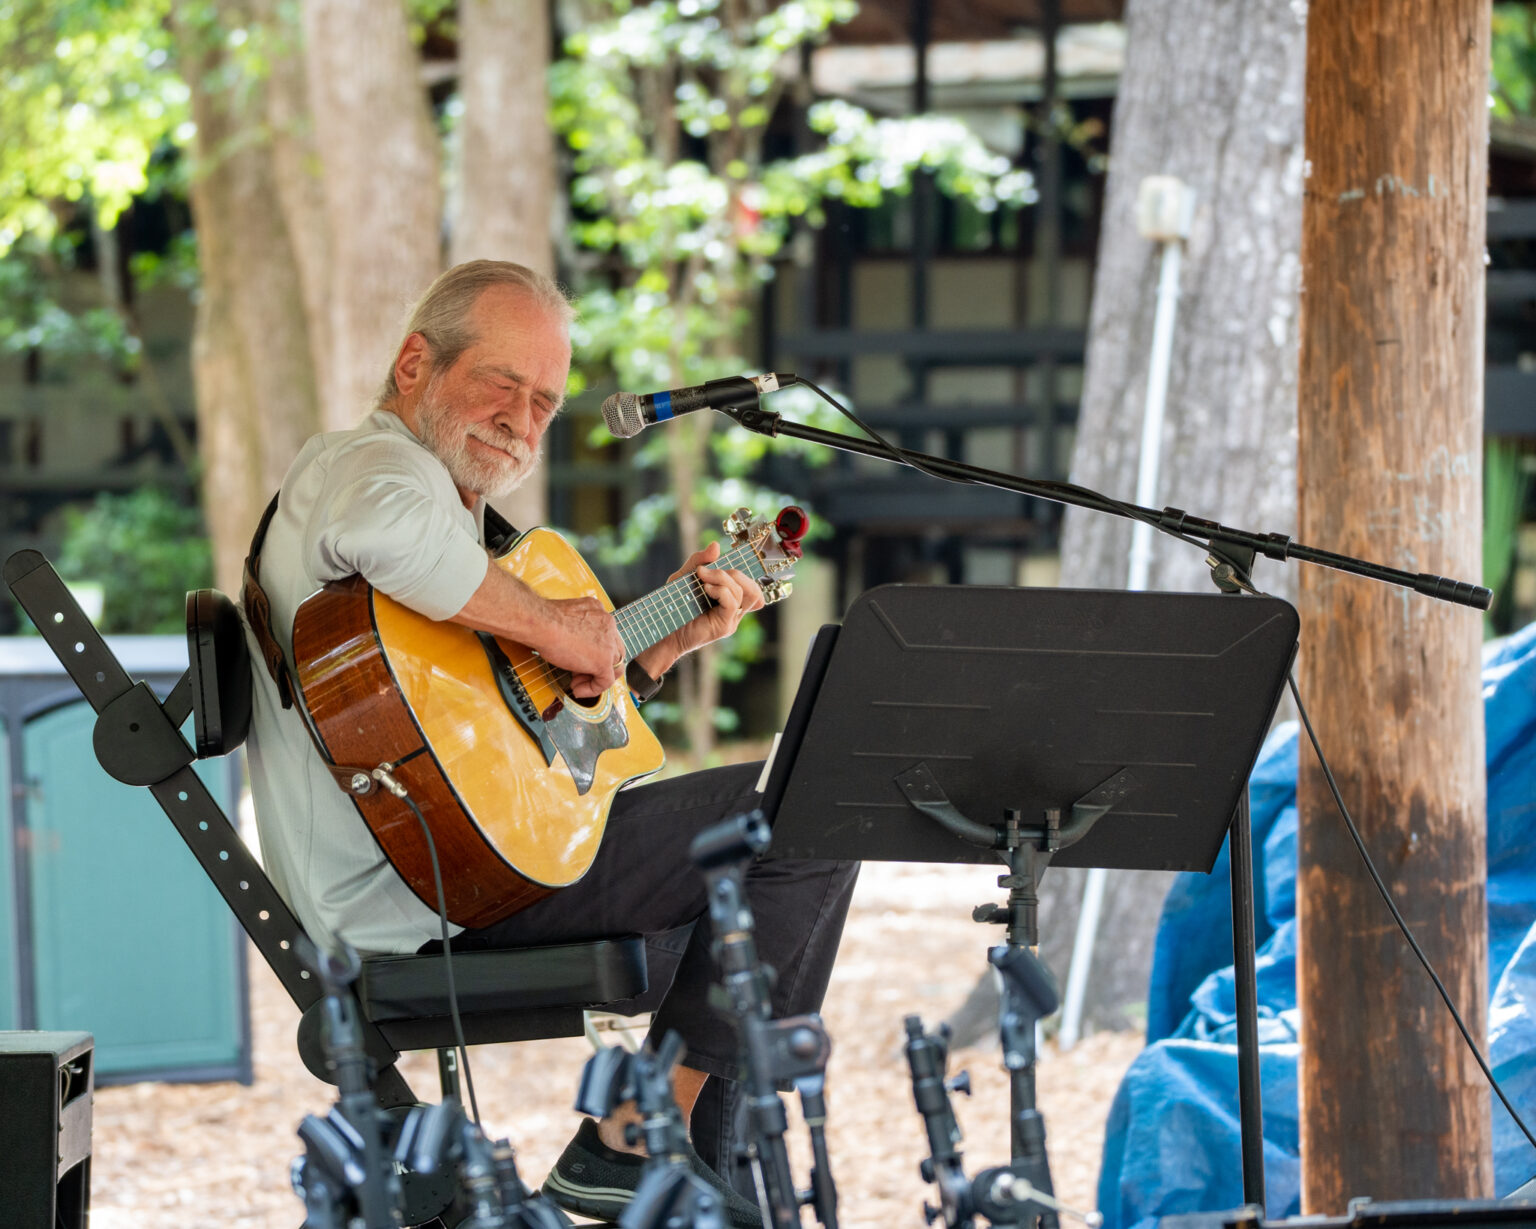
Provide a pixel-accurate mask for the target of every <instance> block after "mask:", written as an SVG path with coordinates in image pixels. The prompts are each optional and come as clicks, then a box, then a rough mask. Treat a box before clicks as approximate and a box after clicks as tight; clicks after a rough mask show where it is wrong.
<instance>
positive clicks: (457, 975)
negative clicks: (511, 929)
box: [357, 935, 648, 1023]
mask: <svg viewBox="0 0 1536 1229" xmlns="http://www.w3.org/2000/svg"><path fill="white" fill-rule="evenodd" d="M453 977H454V985H455V988H456V989H457V991H458V998H459V1010H460V1011H461V1012H463V1013H464V1014H466V1015H468V1014H470V1013H472V1012H508V1011H518V1010H522V1009H527V1008H535V1007H576V1008H585V1007H601V1006H602V1005H603V1004H605V1003H612V1002H616V1001H618V1000H620V999H629V998H634V997H635V996H636V995H640V994H643V993H644V992H645V990H646V988H647V986H648V978H647V974H646V963H645V940H644V939H643V938H641V937H640V936H639V935H627V936H622V937H619V938H612V939H595V940H593V941H591V942H588V943H560V944H554V945H551V946H548V947H523V948H510V949H506V950H502V951H475V952H455V953H454V955H453ZM357 993H358V997H359V999H360V1000H361V1001H362V1005H363V1012H364V1014H365V1015H366V1016H367V1017H368V1018H369V1019H370V1020H372V1021H374V1022H375V1023H383V1022H386V1021H389V1020H415V1019H421V1018H423V1017H428V1016H446V1015H447V1014H448V974H447V970H446V968H445V962H444V959H443V956H442V954H441V953H433V954H431V955H426V956H368V957H365V958H364V959H363V971H362V975H361V976H360V977H359V978H358V981H357Z"/></svg>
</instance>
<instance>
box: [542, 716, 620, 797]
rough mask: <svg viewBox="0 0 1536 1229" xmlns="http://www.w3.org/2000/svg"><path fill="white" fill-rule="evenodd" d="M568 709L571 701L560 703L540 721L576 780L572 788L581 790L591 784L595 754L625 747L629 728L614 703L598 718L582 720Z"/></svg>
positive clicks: (595, 764)
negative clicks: (574, 786) (605, 713)
mask: <svg viewBox="0 0 1536 1229" xmlns="http://www.w3.org/2000/svg"><path fill="white" fill-rule="evenodd" d="M571 709H572V706H571V705H569V704H567V705H564V706H563V707H562V708H561V709H560V711H559V712H558V713H556V714H555V715H554V716H553V717H552V718H551V719H550V720H548V721H545V722H542V723H541V724H542V725H543V727H544V729H545V731H546V732H547V736H548V738H549V740H550V741H551V742H553V743H554V745H555V747H556V748H557V749H558V750H559V752H560V756H561V758H562V759H564V760H565V766H566V768H568V769H569V770H570V773H571V779H572V780H574V781H575V782H576V792H577V793H578V794H585V793H586V792H587V791H588V790H589V789H591V788H592V780H593V778H594V777H595V776H596V773H597V757H598V756H600V755H601V754H602V753H603V752H604V751H611V750H613V749H614V748H617V747H627V746H628V745H629V730H628V729H626V728H625V725H624V712H623V710H622V709H621V708H620V706H619V705H617V704H615V705H613V706H612V707H611V708H610V709H609V710H608V715H607V716H606V717H604V718H603V719H602V720H601V721H583V720H582V719H581V718H580V717H578V716H577V715H576V714H575V713H574V712H572V711H571Z"/></svg>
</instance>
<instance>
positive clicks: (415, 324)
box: [375, 260, 576, 406]
mask: <svg viewBox="0 0 1536 1229" xmlns="http://www.w3.org/2000/svg"><path fill="white" fill-rule="evenodd" d="M493 286H511V287H514V288H516V289H518V290H522V291H526V292H527V293H528V294H529V295H530V296H532V298H533V299H534V301H535V302H536V303H538V304H539V306H540V307H542V308H544V309H545V310H546V311H548V312H549V313H550V314H551V315H553V316H555V317H556V318H557V319H558V320H560V322H561V323H562V324H564V325H566V326H567V327H569V326H570V323H571V321H572V320H574V319H575V318H576V308H575V305H574V304H573V303H572V302H571V301H570V299H569V298H568V297H567V296H566V293H565V291H564V290H563V289H562V288H561V286H560V284H559V283H558V282H556V281H555V280H554V279H553V278H551V277H547V276H545V275H544V274H542V273H540V272H538V271H537V270H536V269H530V268H528V267H527V266H526V265H519V264H513V263H512V262H511V261H510V260H467V261H465V262H464V263H463V264H461V265H454V267H453V268H451V269H449V270H448V271H447V272H446V273H442V274H440V275H439V276H438V278H437V280H436V281H434V282H433V283H432V284H431V285H430V286H428V287H427V292H426V293H425V294H424V295H422V296H421V298H420V299H418V300H417V301H416V306H415V307H413V308H412V309H411V316H410V321H409V323H408V324H407V325H406V328H405V336H406V337H409V336H410V335H411V334H412V333H420V334H421V335H422V337H423V338H424V339H425V340H426V343H427V348H428V349H429V350H430V351H431V354H432V370H433V371H434V372H439V371H445V370H447V369H448V368H449V367H451V366H453V364H454V363H455V362H456V361H457V360H458V357H459V355H461V354H463V353H464V351H465V350H467V349H469V347H470V346H472V345H474V344H475V342H476V341H477V340H479V339H478V337H477V335H476V333H475V329H474V325H473V323H472V321H471V320H470V312H471V311H473V310H474V306H475V304H476V302H478V301H479V298H480V296H481V295H482V294H484V293H485V292H486V291H487V290H489V289H490V288H491V287H493ZM401 340H402V341H403V340H404V338H402V339H401ZM395 354H396V357H398V355H399V348H398V347H396V350H395ZM399 395H400V386H399V385H398V384H396V383H395V363H394V359H393V358H392V359H391V360H390V363H389V373H388V374H387V375H386V376H385V378H384V387H383V388H382V389H381V390H380V391H379V397H378V401H377V402H376V403H375V404H376V406H386V405H388V404H389V403H390V402H392V401H393V400H394V399H395V398H396V397H398V396H399Z"/></svg>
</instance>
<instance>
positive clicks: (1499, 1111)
mask: <svg viewBox="0 0 1536 1229" xmlns="http://www.w3.org/2000/svg"><path fill="white" fill-rule="evenodd" d="M1483 700H1484V713H1485V718H1486V729H1487V740H1488V930H1489V935H1488V939H1489V970H1490V976H1489V982H1490V984H1491V986H1492V1002H1491V1007H1490V1011H1489V1042H1490V1045H1489V1051H1490V1061H1491V1063H1492V1064H1493V1069H1494V1074H1495V1075H1496V1076H1497V1077H1498V1079H1499V1082H1500V1083H1501V1084H1502V1085H1503V1087H1504V1091H1505V1093H1506V1095H1508V1096H1509V1098H1510V1099H1511V1100H1512V1101H1513V1102H1514V1104H1515V1107H1516V1108H1517V1109H1519V1111H1520V1113H1521V1116H1522V1117H1524V1118H1525V1119H1526V1122H1527V1123H1528V1124H1530V1123H1531V1122H1532V1120H1533V1119H1536V1017H1533V1015H1532V1012H1531V1010H1530V1007H1531V1005H1532V1004H1533V1003H1536V624H1533V625H1532V626H1530V627H1527V628H1526V629H1525V630H1523V631H1521V632H1520V633H1518V634H1517V635H1514V636H1511V637H1509V638H1508V639H1507V640H1504V641H1501V642H1499V643H1497V644H1495V645H1491V646H1490V647H1489V649H1488V651H1487V652H1486V653H1485V655H1484V660H1483ZM1327 749H1328V748H1327V747H1326V746H1325V747H1324V748H1323V750H1324V751H1327ZM1308 754H1309V755H1310V754H1311V750H1310V748H1309V749H1308ZM1296 757H1297V727H1296V724H1295V723H1294V722H1291V723H1289V724H1287V725H1284V726H1281V727H1279V728H1277V729H1276V730H1275V731H1274V732H1273V733H1272V734H1271V735H1270V737H1269V739H1268V741H1267V742H1266V743H1265V745H1264V750H1263V751H1262V752H1261V754H1260V756H1259V762H1258V765H1257V767H1256V768H1255V769H1254V773H1253V777H1252V782H1251V788H1250V793H1249V796H1250V799H1251V810H1252V817H1253V844H1254V879H1255V885H1254V887H1255V908H1254V912H1255V922H1256V924H1257V931H1258V942H1259V945H1260V947H1259V958H1258V988H1259V1043H1260V1050H1261V1055H1260V1064H1259V1065H1260V1075H1261V1079H1262V1082H1263V1090H1264V1093H1263V1095H1264V1162H1265V1193H1266V1196H1267V1198H1268V1202H1269V1206H1268V1208H1267V1213H1268V1215H1269V1216H1270V1217H1271V1218H1279V1217H1284V1216H1294V1215H1296V1214H1297V1213H1298V1212H1299V1211H1300V1180H1301V1165H1300V1161H1299V1159H1298V1145H1297V1140H1298V1125H1297V1108H1296V1106H1297V1100H1296V1095H1297V1084H1296V1082H1297V1060H1298V1056H1299V1055H1298V1046H1297V1042H1296V1038H1297V1025H1298V1019H1297V1008H1296ZM1339 822H1340V823H1342V822H1343V820H1342V819H1340V820H1339ZM1229 867H1230V864H1229V862H1228V859H1227V851H1226V849H1225V848H1223V849H1222V852H1221V856H1220V857H1219V858H1218V860H1217V862H1216V866H1215V867H1214V869H1213V870H1212V872H1211V873H1210V874H1209V875H1194V874H1187V875H1180V876H1178V878H1177V879H1176V880H1175V881H1174V884H1173V887H1172V888H1171V889H1170V891H1169V893H1168V898H1167V901H1166V903H1165V904H1164V906H1163V915H1162V919H1161V921H1160V923H1159V925H1158V932H1157V943H1156V948H1155V952H1154V956H1153V965H1152V981H1151V986H1150V988H1149V990H1148V1002H1147V1043H1148V1044H1147V1048H1146V1049H1145V1050H1143V1051H1142V1053H1141V1054H1140V1055H1138V1056H1137V1058H1136V1060H1135V1062H1133V1063H1132V1064H1131V1067H1130V1069H1129V1070H1128V1071H1127V1072H1126V1075H1125V1079H1124V1081H1123V1082H1122V1083H1121V1085H1120V1090H1119V1092H1118V1093H1117V1094H1116V1096H1115V1101H1114V1105H1113V1106H1112V1107H1111V1109H1110V1113H1109V1123H1108V1125H1107V1127H1106V1132H1105V1140H1104V1163H1103V1167H1102V1169H1101V1171H1100V1175H1099V1210H1100V1211H1101V1212H1103V1214H1104V1225H1105V1229H1148V1227H1149V1226H1150V1225H1151V1223H1152V1222H1153V1221H1155V1220H1156V1219H1157V1218H1158V1217H1161V1216H1169V1215H1173V1214H1175V1213H1180V1212H1198V1211H1215V1210H1219V1209H1223V1208H1235V1207H1238V1206H1240V1205H1241V1204H1242V1202H1243V1189H1242V1166H1241V1162H1240V1157H1241V1153H1240V1146H1239V1143H1240V1140H1239V1129H1238V1112H1237V1049H1236V1024H1235V1015H1236V1010H1235V1006H1234V999H1233V984H1232V938H1231V936H1232V931H1231V921H1232V905H1231V891H1230V886H1229V884H1230V869H1229ZM1364 873H1365V870H1364V867H1363V866H1362V867H1361V874H1364ZM1382 909H1383V916H1385V909H1386V906H1385V905H1383V906H1382ZM1493 1143H1494V1171H1495V1178H1496V1182H1497V1187H1498V1193H1499V1194H1501V1195H1502V1194H1506V1193H1507V1192H1509V1191H1511V1190H1513V1189H1514V1188H1515V1187H1517V1186H1520V1185H1521V1184H1523V1183H1525V1182H1526V1181H1528V1180H1529V1179H1530V1178H1531V1177H1532V1176H1533V1175H1536V1150H1533V1149H1532V1147H1531V1145H1530V1143H1529V1142H1528V1141H1527V1140H1526V1138H1525V1136H1524V1135H1522V1134H1521V1133H1520V1130H1519V1128H1518V1127H1516V1126H1515V1124H1514V1121H1513V1120H1512V1119H1511V1118H1510V1116H1509V1114H1508V1112H1507V1111H1506V1110H1505V1109H1504V1107H1503V1106H1502V1105H1500V1104H1499V1102H1498V1100H1497V1098H1494V1101H1493Z"/></svg>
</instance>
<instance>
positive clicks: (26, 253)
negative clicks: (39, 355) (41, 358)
mask: <svg viewBox="0 0 1536 1229" xmlns="http://www.w3.org/2000/svg"><path fill="white" fill-rule="evenodd" d="M74 258H75V248H74V245H73V244H72V243H70V242H69V241H68V240H67V239H65V238H64V237H62V236H57V237H55V238H53V239H51V240H44V239H41V238H39V237H38V236H36V235H27V236H24V237H23V238H22V240H21V241H20V242H18V243H16V244H15V245H14V246H13V247H12V248H11V249H10V251H8V252H6V253H4V254H3V255H0V353H5V354H24V353H26V352H27V351H29V350H40V351H42V352H44V353H46V354H48V355H50V356H54V357H58V358H80V357H94V358H99V359H103V360H105V361H106V362H108V363H110V364H111V365H112V366H113V367H114V368H115V369H116V370H118V371H121V372H130V371H133V370H135V369H136V368H137V366H138V363H139V358H140V354H141V350H142V346H141V344H140V342H139V339H138V337H137V336H135V335H134V334H133V333H132V331H130V330H129V328H128V326H127V324H126V322H125V321H124V320H123V318H122V316H120V315H119V314H118V313H117V312H116V311H113V310H112V309H111V308H106V307H92V308H86V309H84V310H80V311H72V310H70V309H69V308H67V307H65V306H64V305H63V304H61V303H60V302H59V301H58V297H57V289H58V285H59V282H58V277H57V274H58V273H59V272H61V271H63V270H65V269H68V268H70V267H71V266H72V265H73V264H74Z"/></svg>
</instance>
